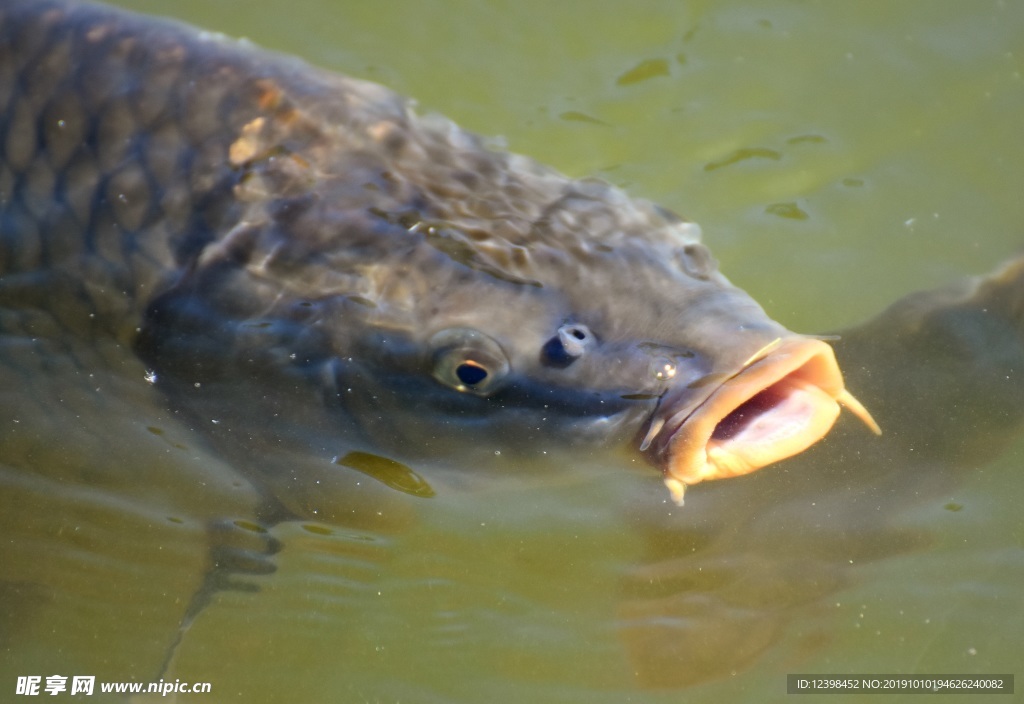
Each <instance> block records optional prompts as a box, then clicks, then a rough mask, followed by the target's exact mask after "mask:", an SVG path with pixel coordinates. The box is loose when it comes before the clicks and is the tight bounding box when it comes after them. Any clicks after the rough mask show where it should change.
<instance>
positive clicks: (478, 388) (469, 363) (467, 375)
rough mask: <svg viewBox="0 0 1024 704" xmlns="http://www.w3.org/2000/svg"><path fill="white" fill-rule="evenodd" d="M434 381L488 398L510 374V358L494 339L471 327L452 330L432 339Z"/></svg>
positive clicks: (442, 332)
mask: <svg viewBox="0 0 1024 704" xmlns="http://www.w3.org/2000/svg"><path fill="white" fill-rule="evenodd" d="M430 346H431V348H432V349H433V361H434V370H433V374H434V378H435V379H437V380H438V381H440V382H441V383H442V384H444V385H446V386H450V387H452V388H453V389H455V390H456V391H463V392H468V393H473V394H476V395H478V396H488V395H490V394H491V393H493V392H494V391H495V390H496V389H497V388H498V387H499V386H500V383H501V381H502V379H504V378H505V377H506V376H507V375H508V371H509V364H508V357H506V356H505V352H504V351H503V350H502V349H501V346H500V345H499V344H498V343H497V342H496V341H495V340H494V339H493V338H491V337H488V336H487V335H485V334H484V333H482V332H480V331H479V330H473V329H471V328H448V329H446V330H442V331H440V332H438V333H436V334H435V335H434V336H433V337H431V338H430Z"/></svg>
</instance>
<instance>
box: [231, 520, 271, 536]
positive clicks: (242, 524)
mask: <svg viewBox="0 0 1024 704" xmlns="http://www.w3.org/2000/svg"><path fill="white" fill-rule="evenodd" d="M233 523H234V524H235V525H236V526H238V527H239V528H241V529H242V530H247V531H250V532H252V533H266V532H267V529H266V528H264V527H263V526H261V525H260V524H259V523H253V522H252V521H246V520H244V519H241V518H240V519H238V520H237V521H233Z"/></svg>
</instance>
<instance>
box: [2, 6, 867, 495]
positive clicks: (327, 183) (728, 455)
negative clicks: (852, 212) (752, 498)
mask: <svg viewBox="0 0 1024 704" xmlns="http://www.w3.org/2000/svg"><path fill="white" fill-rule="evenodd" d="M0 46H2V47H3V49H2V53H0V140H2V141H0V144H2V147H3V148H2V150H0V153H2V166H0V168H2V172H0V208H2V211H0V238H2V243H3V248H2V251H0V257H2V261H0V271H2V272H3V273H2V277H3V278H2V284H0V303H3V304H4V306H5V307H7V308H13V309H19V310H29V311H31V314H30V315H27V317H26V315H22V314H20V313H19V316H20V317H19V320H18V322H17V323H16V325H17V327H18V329H20V330H21V331H22V332H24V333H26V334H30V335H31V334H39V333H40V332H41V331H44V330H45V329H46V328H47V326H56V327H59V328H61V329H70V330H72V331H74V332H75V333H76V334H79V335H82V336H85V337H89V336H104V335H106V336H113V338H114V339H116V340H118V341H119V342H120V343H121V344H124V345H126V346H131V347H132V348H133V349H134V350H135V351H136V353H137V354H138V355H139V357H140V358H141V359H142V360H144V361H145V362H146V364H147V366H148V368H149V370H150V374H149V375H148V376H149V379H150V380H151V381H155V383H156V384H157V386H159V387H160V388H162V389H164V390H165V391H166V392H167V393H169V394H172V395H173V394H175V393H177V394H178V396H179V401H180V402H181V403H183V404H185V405H188V406H190V407H192V408H202V409H204V411H205V410H206V409H211V408H220V409H222V412H224V413H228V414H230V413H233V412H234V411H223V408H224V404H223V403H222V402H223V398H224V397H225V396H230V395H232V393H233V394H234V396H235V400H234V401H233V402H232V403H234V404H235V406H236V407H237V406H239V405H241V406H245V409H244V410H245V413H244V420H239V421H238V424H234V425H233V428H232V429H233V431H234V432H235V433H236V434H238V435H241V434H249V435H250V436H255V435H267V434H270V435H271V436H275V435H276V436H279V437H277V440H280V442H284V443H287V442H290V441H291V440H294V437H295V433H289V432H286V431H285V430H283V428H285V427H286V425H288V423H289V422H290V426H291V427H292V428H293V429H294V430H295V431H296V432H297V433H298V434H299V435H301V436H302V437H303V439H302V440H301V441H299V444H302V443H306V445H307V446H308V447H310V448H311V449H312V451H314V452H323V451H326V450H325V448H324V447H323V442H322V440H318V439H316V438H317V436H319V435H321V434H326V435H327V436H341V437H347V438H350V439H351V440H352V443H354V446H357V447H366V448H373V449H374V450H375V451H377V450H379V451H383V452H385V453H387V454H389V455H390V456H396V457H401V458H412V459H415V458H417V457H424V456H446V455H447V456H450V455H458V456H465V457H471V458H476V459H480V458H483V457H490V456H494V455H501V454H502V453H505V455H506V456H507V455H510V454H511V455H516V456H523V455H528V456H533V457H541V456H543V455H544V454H546V453H547V452H548V450H550V449H554V448H569V449H570V450H571V451H572V452H577V453H584V454H585V453H589V452H609V451H624V452H627V453H632V454H633V455H637V454H642V455H643V456H645V457H646V459H648V460H649V461H650V462H651V463H653V464H654V465H655V466H656V467H658V468H659V469H660V470H661V471H662V472H663V474H664V476H665V479H666V484H667V485H668V486H669V488H670V489H671V490H672V491H673V495H674V497H675V498H676V499H677V501H681V499H682V490H683V488H684V487H685V485H686V484H692V483H696V482H699V481H702V480H704V479H708V478H718V477H724V476H733V475H739V474H744V473H747V472H750V471H753V470H754V469H757V468H759V467H761V466H764V465H766V464H770V463H772V462H774V461H776V460H779V459H782V458H784V457H787V456H789V455H792V454H795V453H798V452H800V451H802V450H803V449H805V448H806V447H807V446H809V445H810V444H813V443H814V442H815V441H817V440H818V439H819V438H820V437H822V436H823V435H824V434H825V433H827V432H828V429H829V428H830V427H831V425H832V423H833V422H834V420H835V418H836V416H837V415H838V413H839V403H847V404H852V406H853V408H854V409H855V410H856V411H857V412H858V413H859V414H860V415H861V416H862V417H864V418H865V419H866V420H867V421H868V422H869V424H870V417H869V416H867V415H866V411H864V410H863V409H862V408H861V407H860V406H859V404H856V402H855V401H854V400H853V399H852V396H850V395H849V393H848V392H847V391H845V388H844V384H843V380H842V376H841V374H840V372H839V368H838V365H837V363H836V361H835V357H834V355H833V353H832V350H831V348H830V347H829V346H828V345H827V344H826V343H825V342H822V341H821V340H817V339H812V338H807V337H803V336H799V335H796V334H794V333H791V332H789V331H788V330H786V329H785V328H783V327H782V326H781V325H779V324H778V323H776V322H774V321H772V320H771V319H770V318H769V317H768V316H767V315H766V314H765V313H764V311H763V310H762V309H761V307H760V306H759V305H758V304H757V303H756V302H754V301H753V300H752V299H751V298H750V297H749V296H747V294H745V293H744V292H743V291H741V290H740V289H738V288H736V287H735V286H733V285H732V284H731V283H730V282H729V281H728V280H727V279H726V278H725V277H724V276H723V275H722V274H721V273H720V272H719V271H718V269H717V266H716V264H715V261H714V259H713V258H712V256H711V255H710V253H709V252H708V250H707V248H706V247H705V246H704V245H703V244H701V242H700V229H699V228H698V227H697V226H696V225H695V224H693V223H690V222H687V221H685V220H683V219H681V218H679V217H677V216H675V215H674V214H672V213H670V212H668V211H666V210H664V209H662V208H660V207H658V206H656V205H654V204H651V203H648V202H646V201H642V200H636V199H631V198H629V197H627V196H626V195H625V194H624V193H623V192H622V191H620V190H619V189H617V188H614V187H612V186H610V185H608V184H605V183H602V182H598V181H592V180H575V179H570V178H567V177H565V176H563V175H561V174H559V173H557V172H555V171H553V170H551V169H548V168H546V167H543V166H540V165H539V164H537V163H536V162H534V161H532V160H530V159H527V158H525V157H521V156H517V155H513V154H508V153H505V152H502V151H500V150H497V149H494V148H492V147H491V145H489V144H488V143H487V142H486V141H485V140H482V139H481V138H479V137H477V136H474V135H472V134H469V133H467V132H465V131H463V130H461V129H459V128H458V127H457V126H455V125H454V124H452V123H451V122H449V121H448V120H446V119H444V118H441V117H437V116H429V117H420V116H417V115H416V114H415V113H414V111H413V110H412V108H411V105H410V103H409V102H408V101H407V100H405V99H403V98H401V97H399V96H397V95H395V94H394V93H392V92H391V91H389V90H387V89H385V88H383V87H381V86H378V85H376V84H372V83H368V82H364V81H360V80H356V79H352V78H348V77H345V76H339V75H337V74H333V73H328V72H325V71H320V70H317V69H314V68H312V67H309V66H307V65H306V64H304V63H302V62H300V61H297V60H294V59H289V58H285V57H280V56H277V55H273V54H269V53H267V52H263V51H261V50H259V49H255V48H253V47H251V46H248V45H245V44H242V43H239V42H235V41H232V40H228V39H225V38H223V37H220V36H216V35H211V34H209V33H205V32H202V31H199V30H195V29H192V28H189V27H186V26H184V25H180V24H176V23H172V22H165V21H159V20H153V19H149V18H141V17H138V16H135V15H131V14H128V13H123V12H118V11H113V10H110V9H106V8H103V7H100V6H95V5H90V4H78V3H67V2H55V1H53V0H41V1H40V0H32V1H31V2H29V1H25V0H6V1H5V2H3V3H2V4H0ZM9 325H11V326H14V325H15V323H13V322H12V323H9ZM242 388H244V389H245V390H246V391H245V392H244V393H239V392H238V389H242ZM232 390H234V391H232ZM243 396H244V397H245V398H246V400H244V401H243V400H242V398H243ZM236 410H237V409H236ZM284 419H290V421H285V420H284ZM242 423H244V424H246V425H249V426H250V427H242V425H241V424H242ZM876 429H877V428H876ZM310 436H312V437H313V439H312V440H310ZM289 438H291V440H290V439H289ZM310 443H312V445H310ZM313 446H316V447H313Z"/></svg>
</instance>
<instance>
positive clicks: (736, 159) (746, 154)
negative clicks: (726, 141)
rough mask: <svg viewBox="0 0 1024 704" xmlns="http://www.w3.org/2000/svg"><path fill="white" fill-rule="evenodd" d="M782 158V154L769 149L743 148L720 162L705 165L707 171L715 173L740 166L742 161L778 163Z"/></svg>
mask: <svg viewBox="0 0 1024 704" xmlns="http://www.w3.org/2000/svg"><path fill="white" fill-rule="evenodd" d="M781 158H782V154H780V153H779V152H777V151H775V150H774V149H768V148H766V147H743V148H742V149H737V150H735V151H733V153H732V154H729V155H728V156H725V157H722V158H721V159H719V160H718V161H710V162H708V163H707V164H704V170H705V171H714V170H715V169H720V168H722V167H723V166H732V165H733V164H738V163H740V162H741V161H749V160H751V159H770V160H771V161H778V160H779V159H781Z"/></svg>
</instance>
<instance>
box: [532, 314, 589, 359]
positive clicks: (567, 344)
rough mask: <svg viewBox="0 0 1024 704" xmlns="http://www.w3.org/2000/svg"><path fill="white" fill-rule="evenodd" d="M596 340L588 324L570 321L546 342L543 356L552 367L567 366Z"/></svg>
mask: <svg viewBox="0 0 1024 704" xmlns="http://www.w3.org/2000/svg"><path fill="white" fill-rule="evenodd" d="M595 342H596V340H595V338H594V334H593V333H592V332H590V329H589V328H588V327H587V326H586V325H581V324H579V323H570V324H567V325H563V326H562V327H560V328H558V333H557V334H556V335H555V336H554V337H552V338H551V339H550V340H548V341H547V342H546V343H544V347H543V348H542V349H541V358H542V360H543V361H544V363H545V364H547V365H549V366H552V367H563V368H564V367H567V366H569V365H570V364H572V363H573V362H575V361H576V360H577V359H579V358H580V357H582V356H583V354H584V353H585V352H586V351H587V349H589V348H590V347H591V346H592V345H594V343H595Z"/></svg>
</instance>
